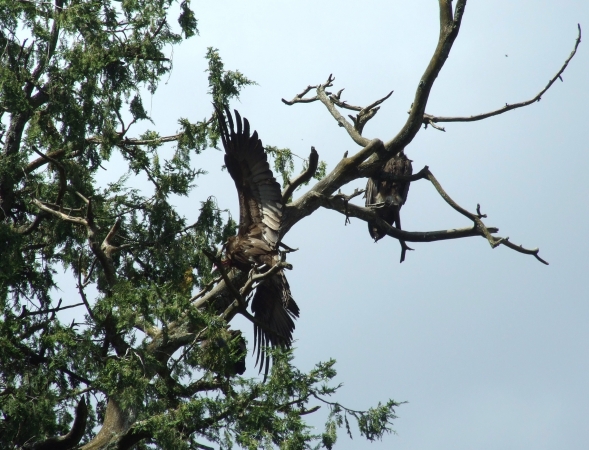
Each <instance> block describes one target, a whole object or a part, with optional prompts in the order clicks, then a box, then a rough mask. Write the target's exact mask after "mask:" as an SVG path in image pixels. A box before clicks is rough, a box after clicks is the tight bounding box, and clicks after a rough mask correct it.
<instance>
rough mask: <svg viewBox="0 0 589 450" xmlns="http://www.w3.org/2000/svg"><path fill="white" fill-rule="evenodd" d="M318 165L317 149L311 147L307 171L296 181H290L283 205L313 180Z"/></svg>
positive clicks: (284, 194) (284, 193)
mask: <svg viewBox="0 0 589 450" xmlns="http://www.w3.org/2000/svg"><path fill="white" fill-rule="evenodd" d="M318 165H319V154H318V153H317V151H316V150H315V147H311V154H310V155H309V165H308V166H307V169H306V170H305V171H304V172H303V173H301V174H300V175H299V176H298V177H296V178H295V179H294V180H292V181H289V182H288V185H287V186H286V188H285V189H284V191H283V192H282V204H283V205H285V204H286V203H288V200H289V199H290V197H291V196H292V194H293V193H294V191H295V190H296V189H297V188H298V187H299V186H300V185H301V184H303V183H306V182H307V181H309V180H310V179H311V178H313V175H315V172H316V171H317V166H318Z"/></svg>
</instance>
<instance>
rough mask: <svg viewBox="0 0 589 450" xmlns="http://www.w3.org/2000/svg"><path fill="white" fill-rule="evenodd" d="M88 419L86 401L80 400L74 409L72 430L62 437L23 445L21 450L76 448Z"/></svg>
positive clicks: (67, 449)
mask: <svg viewBox="0 0 589 450" xmlns="http://www.w3.org/2000/svg"><path fill="white" fill-rule="evenodd" d="M87 419H88V406H87V405H86V400H85V399H84V397H83V396H82V399H81V400H80V401H79V402H78V406H77V407H76V415H75V418H74V423H73V425H72V429H71V430H70V431H69V433H67V434H66V435H64V436H59V437H51V438H49V439H46V440H44V441H41V442H36V443H34V444H33V445H25V446H24V447H23V448H25V449H30V450H69V449H71V448H74V447H76V446H77V445H78V444H79V443H80V441H81V440H82V437H84V432H85V431H86V421H87Z"/></svg>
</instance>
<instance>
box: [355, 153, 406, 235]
mask: <svg viewBox="0 0 589 450" xmlns="http://www.w3.org/2000/svg"><path fill="white" fill-rule="evenodd" d="M382 172H383V173H384V174H390V175H393V176H410V175H412V174H413V167H412V166H411V160H410V159H409V158H407V156H405V153H403V152H402V151H401V152H400V153H397V154H396V155H395V156H393V157H392V158H391V159H389V160H388V161H387V163H386V164H385V165H384V167H383V169H382ZM409 184H410V183H409V181H391V180H387V179H386V178H385V177H384V176H379V175H377V176H374V177H372V178H369V179H368V182H367V183H366V195H365V197H366V206H367V207H373V208H374V209H375V211H376V213H377V214H378V216H379V217H380V218H381V219H383V220H384V221H385V222H387V223H388V224H390V225H394V226H396V227H397V228H398V229H399V230H400V229H401V217H400V215H399V211H400V210H401V207H402V206H403V205H404V204H405V202H406V201H407V194H408V193H409ZM368 231H369V233H370V236H371V237H372V239H374V242H376V241H378V240H379V239H382V238H383V237H385V236H386V233H385V232H384V230H382V229H381V228H379V227H378V226H377V225H376V223H375V222H368Z"/></svg>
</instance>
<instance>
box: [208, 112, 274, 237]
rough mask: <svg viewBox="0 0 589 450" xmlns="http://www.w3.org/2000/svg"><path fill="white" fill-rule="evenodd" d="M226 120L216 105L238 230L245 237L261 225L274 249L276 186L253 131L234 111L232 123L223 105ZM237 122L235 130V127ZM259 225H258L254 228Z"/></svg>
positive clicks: (263, 235) (245, 120)
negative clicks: (234, 192)
mask: <svg viewBox="0 0 589 450" xmlns="http://www.w3.org/2000/svg"><path fill="white" fill-rule="evenodd" d="M225 113H226V116H227V122H228V123H229V126H227V125H228V124H227V122H225V119H224V117H223V113H222V112H221V111H220V109H218V108H217V118H218V120H219V128H220V131H221V140H222V142H223V147H224V148H225V165H226V166H227V170H228V171H229V174H230V175H231V177H232V178H233V180H234V181H235V186H236V188H237V192H238V194H239V232H238V234H240V235H242V236H245V235H248V234H250V232H251V231H252V228H253V227H258V225H260V224H263V226H262V227H261V229H260V231H261V235H262V238H263V239H264V240H265V241H266V242H267V243H268V244H269V245H270V246H271V247H272V248H275V247H276V245H277V243H278V231H279V229H280V224H281V220H282V200H281V198H282V197H281V192H280V185H279V184H278V182H277V181H276V179H275V178H274V175H273V174H272V171H271V170H270V165H269V164H268V158H267V156H266V152H265V151H264V147H263V146H262V141H261V140H260V139H259V138H258V133H257V132H256V131H254V132H253V134H252V135H251V136H250V125H249V122H248V120H247V119H245V118H244V119H243V122H242V118H241V116H240V115H239V113H238V112H237V111H235V123H234V122H233V118H232V117H231V113H230V111H229V109H227V108H225ZM235 125H237V131H236V130H235ZM258 228H259V227H258Z"/></svg>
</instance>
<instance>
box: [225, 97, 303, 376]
mask: <svg viewBox="0 0 589 450" xmlns="http://www.w3.org/2000/svg"><path fill="white" fill-rule="evenodd" d="M225 112H226V116H227V121H228V122H229V126H228V125H227V123H226V122H225V119H224V117H223V113H222V112H221V111H220V110H219V109H217V117H218V121H219V129H220V131H221V140H222V142H223V147H224V148H225V165H226V166H227V170H228V171H229V174H230V175H231V177H232V178H233V181H235V187H236V188H237V194H238V196H239V229H238V232H237V236H232V237H230V238H229V239H228V240H227V244H226V258H227V259H226V263H227V264H228V265H230V266H233V267H237V268H238V269H239V270H242V271H244V272H249V271H250V270H251V269H252V268H253V267H255V266H259V265H266V266H267V267H272V266H274V265H275V264H276V263H277V262H279V261H280V257H279V254H278V243H279V230H280V225H281V222H282V210H283V204H282V196H281V192H280V185H279V184H278V182H277V181H276V179H275V178H274V175H273V174H272V171H271V170H270V166H269V165H268V159H267V157H266V152H265V151H264V147H263V146H262V141H261V140H260V139H259V138H258V133H257V132H256V131H254V132H253V134H252V135H251V136H250V126H249V122H248V121H247V119H245V118H244V119H243V124H242V119H241V116H240V115H239V113H238V112H237V111H235V119H236V125H237V130H235V127H234V123H233V118H232V117H231V113H230V112H229V110H228V109H227V108H226V107H225ZM252 312H253V313H254V317H255V318H256V319H258V321H259V322H260V323H262V324H263V325H264V326H263V327H261V326H258V325H256V324H254V351H255V350H256V349H257V357H256V364H258V362H259V363H260V372H261V371H262V370H265V374H267V373H268V369H269V363H270V359H269V356H268V355H267V354H266V352H265V351H264V347H272V348H274V347H277V346H280V347H289V346H290V345H291V343H292V333H293V331H294V328H295V325H294V319H295V318H296V317H298V316H299V307H298V306H297V304H296V303H295V301H294V299H293V298H292V296H291V294H290V287H289V285H288V282H287V281H286V277H285V276H284V273H283V271H279V272H277V273H276V274H275V275H273V276H271V277H269V278H266V279H264V280H263V281H262V282H261V283H260V284H259V285H258V287H257V289H256V292H255V294H254V296H253V299H252Z"/></svg>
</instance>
